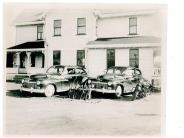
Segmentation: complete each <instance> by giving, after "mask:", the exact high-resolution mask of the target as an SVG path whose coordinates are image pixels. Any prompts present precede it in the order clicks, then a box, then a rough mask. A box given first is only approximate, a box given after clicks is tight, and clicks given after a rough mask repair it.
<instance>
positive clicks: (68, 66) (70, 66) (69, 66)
mask: <svg viewBox="0 0 184 138" xmlns="http://www.w3.org/2000/svg"><path fill="white" fill-rule="evenodd" d="M54 66H55V67H66V68H81V69H82V68H84V67H81V66H72V65H54ZM54 66H53V67H54Z"/></svg>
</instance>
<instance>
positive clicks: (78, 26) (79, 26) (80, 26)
mask: <svg viewBox="0 0 184 138" xmlns="http://www.w3.org/2000/svg"><path fill="white" fill-rule="evenodd" d="M81 19H84V20H85V24H84V25H79V20H81ZM82 27H85V33H79V28H82ZM77 35H86V18H85V17H83V18H77Z"/></svg>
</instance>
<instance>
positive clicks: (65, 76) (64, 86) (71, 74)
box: [57, 67, 75, 92]
mask: <svg viewBox="0 0 184 138" xmlns="http://www.w3.org/2000/svg"><path fill="white" fill-rule="evenodd" d="M74 80H75V70H74V68H68V67H65V69H64V71H63V72H62V74H61V78H60V82H59V83H58V84H57V91H59V92H61V91H67V90H69V88H70V83H71V82H73V81H74Z"/></svg>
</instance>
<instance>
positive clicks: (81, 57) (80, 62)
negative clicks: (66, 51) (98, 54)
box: [77, 50, 85, 66]
mask: <svg viewBox="0 0 184 138" xmlns="http://www.w3.org/2000/svg"><path fill="white" fill-rule="evenodd" d="M77 66H85V50H77Z"/></svg>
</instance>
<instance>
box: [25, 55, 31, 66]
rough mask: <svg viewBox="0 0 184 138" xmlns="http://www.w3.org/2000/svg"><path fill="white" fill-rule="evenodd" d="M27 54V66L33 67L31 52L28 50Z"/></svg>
mask: <svg viewBox="0 0 184 138" xmlns="http://www.w3.org/2000/svg"><path fill="white" fill-rule="evenodd" d="M26 55H27V65H26V68H29V67H31V64H30V63H31V62H30V59H31V58H30V55H31V52H26Z"/></svg>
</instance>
